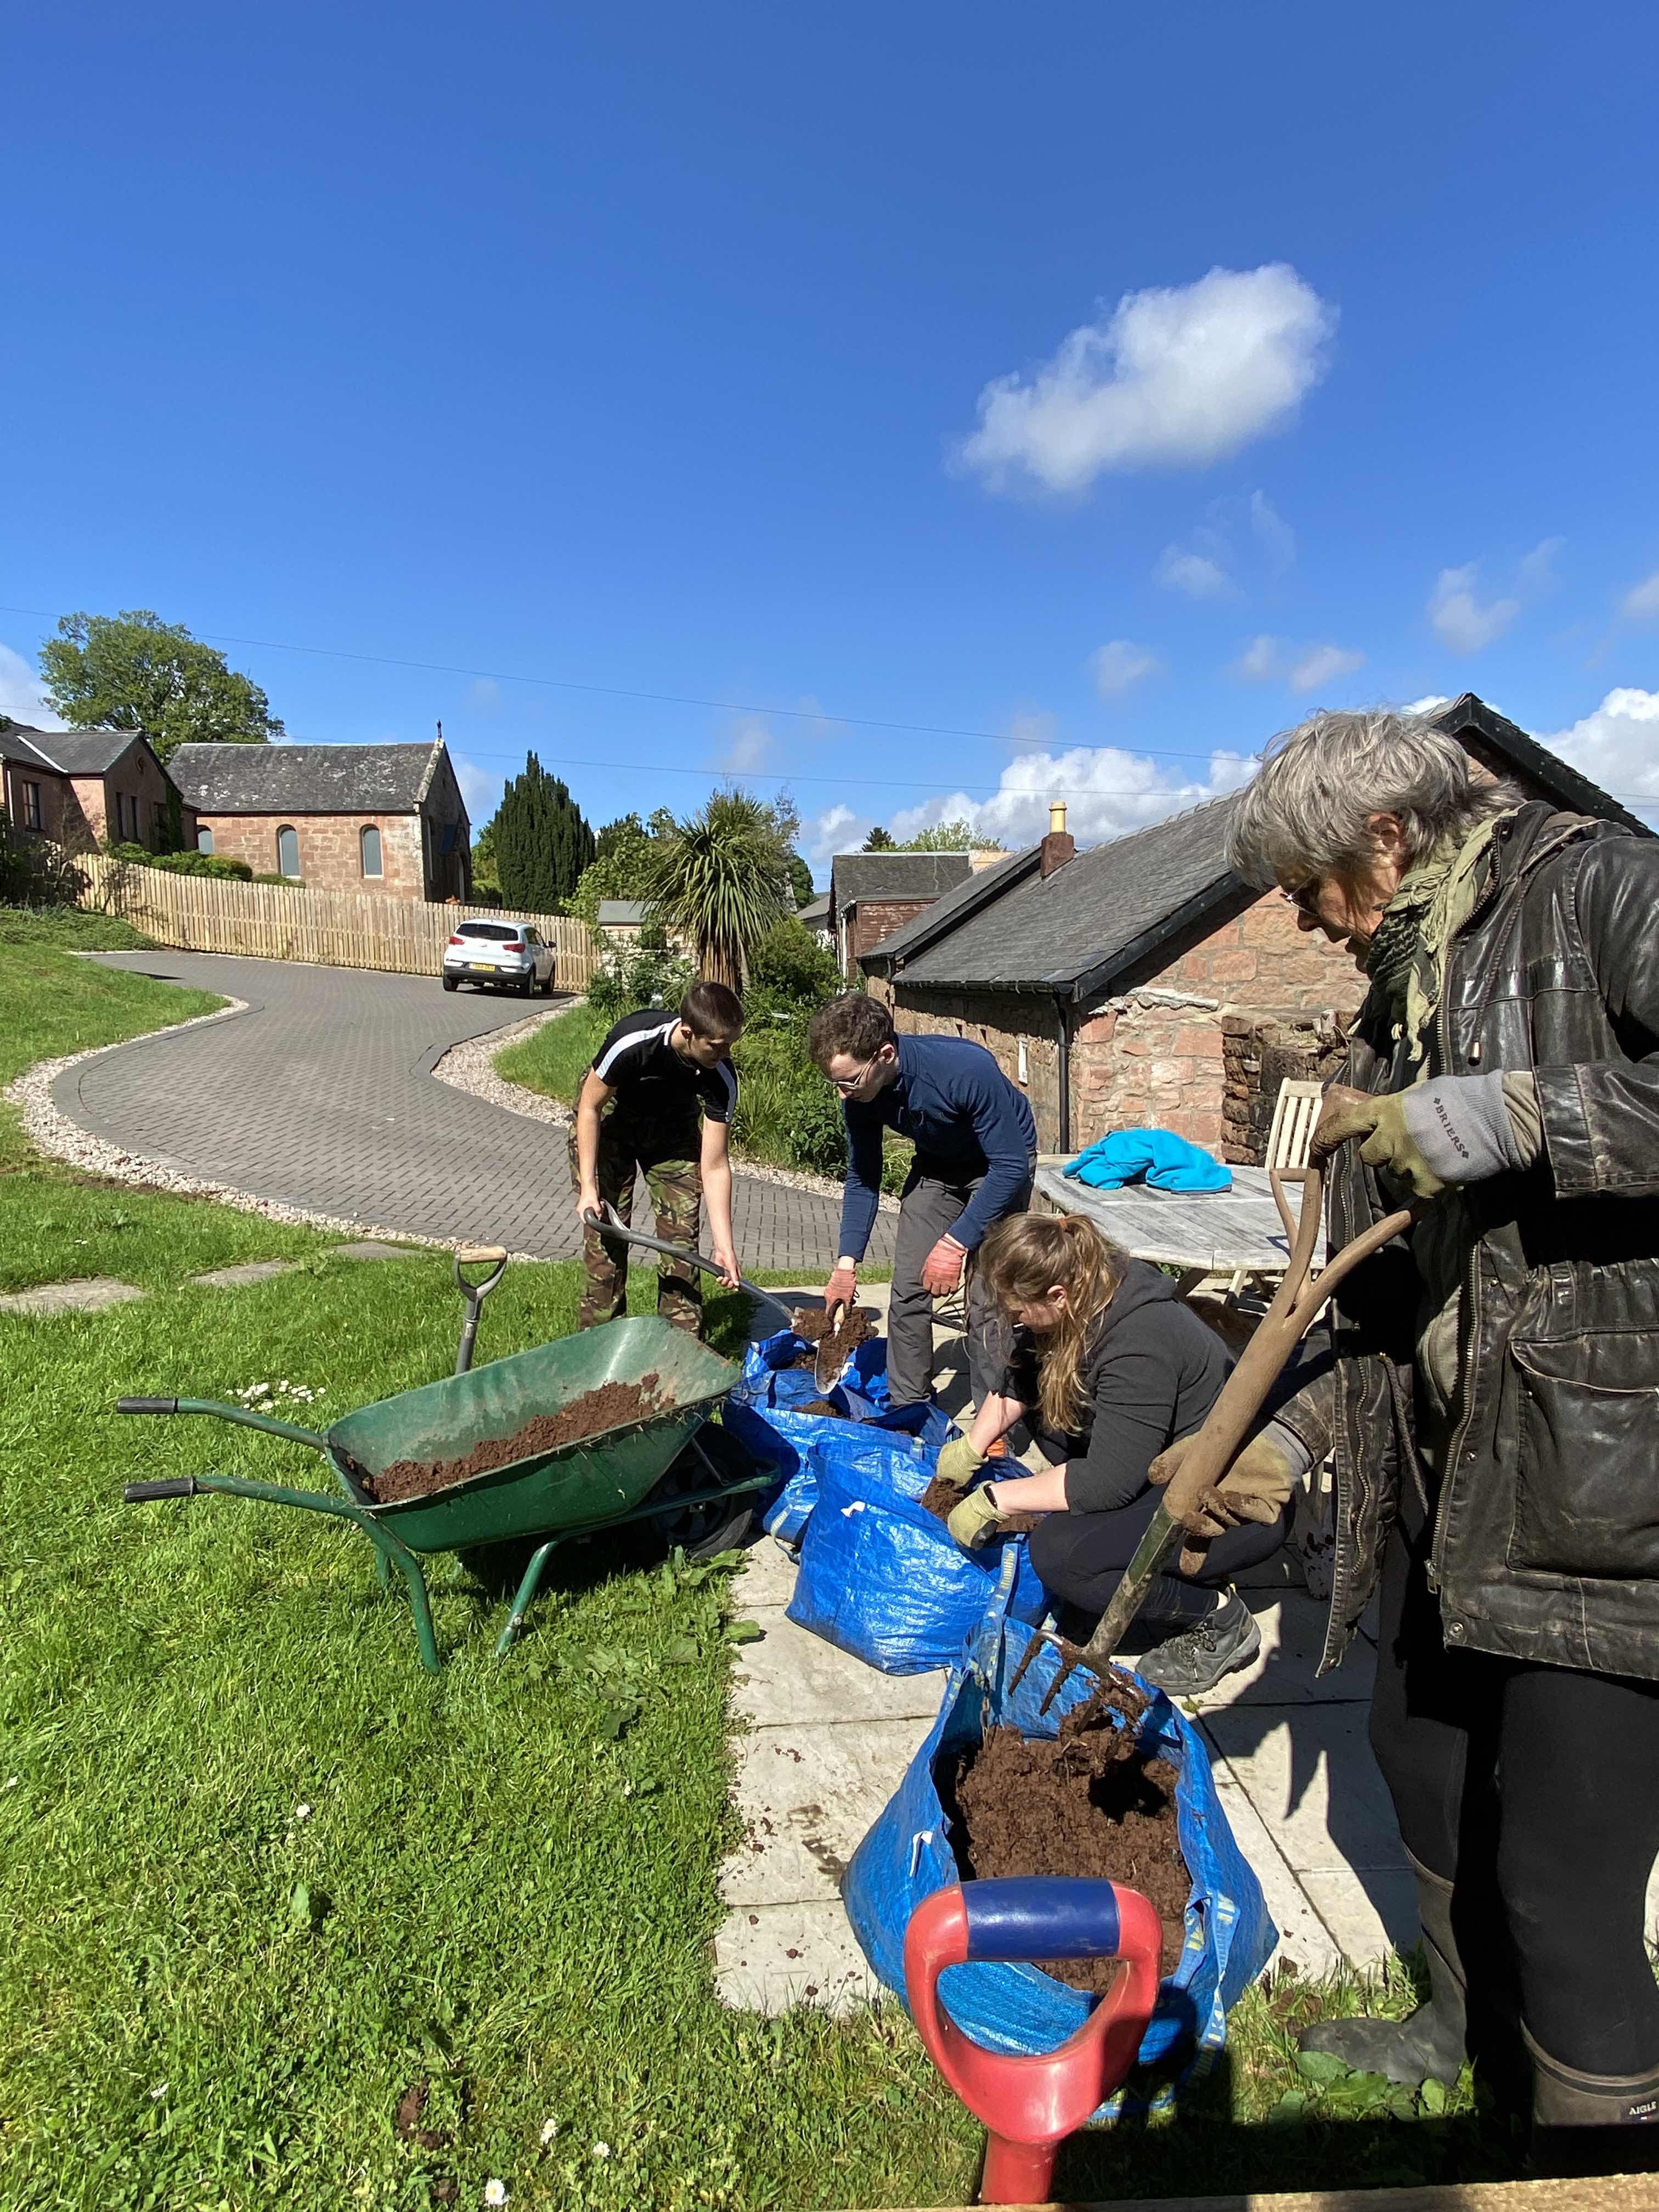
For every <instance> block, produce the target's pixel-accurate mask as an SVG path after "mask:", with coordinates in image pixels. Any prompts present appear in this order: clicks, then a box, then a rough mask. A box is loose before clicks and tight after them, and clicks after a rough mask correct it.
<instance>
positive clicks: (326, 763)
mask: <svg viewBox="0 0 1659 2212" xmlns="http://www.w3.org/2000/svg"><path fill="white" fill-rule="evenodd" d="M168 765H169V767H170V769H171V770H172V773H173V778H174V780H175V781H176V782H177V783H178V786H179V790H180V792H181V793H183V795H184V799H185V804H186V805H188V806H189V807H190V808H191V810H192V811H193V813H194V815H195V820H196V835H195V842H196V844H197V848H198V849H199V850H200V851H202V852H204V853H218V854H225V855H226V856H227V857H228V858H231V859H234V860H246V862H247V864H248V866H249V867H250V868H252V871H253V872H254V874H255V875H256V876H280V877H283V878H286V879H287V880H288V881H289V882H292V883H303V884H309V885H310V886H311V887H312V888H313V889H315V890H354V891H366V892H370V893H374V894H377V895H378V896H380V897H383V898H400V899H448V898H454V899H459V900H460V901H461V902H463V903H464V904H465V902H467V901H468V900H469V899H470V898H471V892H472V833H471V823H469V821H468V819H467V811H466V802H465V799H463V798H462V796H461V787H460V785H459V782H458V781H456V777H455V770H454V768H453V764H452V763H451V761H450V757H449V752H448V749H447V746H446V745H445V744H444V741H443V739H442V738H438V739H436V740H435V743H433V744H429V745H290V744H271V745H234V744H201V745H180V746H179V749H178V750H177V751H176V752H175V753H174V754H173V758H172V760H171V762H170V763H169V764H168Z"/></svg>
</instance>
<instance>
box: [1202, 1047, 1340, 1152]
mask: <svg viewBox="0 0 1659 2212" xmlns="http://www.w3.org/2000/svg"><path fill="white" fill-rule="evenodd" d="M1221 1042H1222V1070H1223V1084H1222V1092H1223V1103H1222V1124H1223V1126H1222V1132H1221V1146H1220V1151H1221V1157H1222V1158H1223V1159H1224V1160H1231V1161H1232V1162H1233V1163H1234V1164H1235V1165H1237V1166H1240V1167H1252V1168H1259V1167H1261V1166H1262V1165H1263V1164H1265V1163H1266V1160H1267V1133H1268V1131H1269V1130H1270V1129H1271V1128H1272V1127H1273V1107H1274V1105H1275V1103H1277V1101H1278V1098H1279V1085H1280V1084H1281V1083H1283V1082H1284V1081H1285V1079H1287V1078H1288V1079H1291V1081H1294V1082H1298V1083H1301V1082H1308V1081H1313V1082H1318V1083H1328V1082H1329V1081H1330V1079H1331V1078H1332V1077H1333V1076H1334V1074H1335V1073H1337V1071H1338V1069H1339V1068H1340V1066H1341V1065H1342V1061H1343V1059H1344V1057H1345V1055H1346V1052H1347V1048H1348V1040H1347V1037H1346V1034H1345V1032H1344V1030H1343V1029H1342V1027H1341V1025H1340V1024H1339V1023H1337V1022H1334V1021H1333V1020H1332V1019H1331V1018H1330V1017H1329V1015H1328V1014H1322V1013H1310V1012H1304V1010H1303V1009H1302V1008H1300V1007H1294V1008H1292V1007H1285V1008H1284V1009H1282V1010H1280V1011H1279V1012H1274V1013H1266V1014H1224V1015H1223V1016H1222V1018H1221Z"/></svg>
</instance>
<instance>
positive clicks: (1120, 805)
mask: <svg viewBox="0 0 1659 2212" xmlns="http://www.w3.org/2000/svg"><path fill="white" fill-rule="evenodd" d="M1254 772H1255V762H1254V761H1251V760H1246V759H1245V758H1243V756H1242V755H1239V754H1237V753H1230V752H1217V753H1212V755H1211V757H1210V766H1209V774H1208V775H1207V776H1206V777H1205V778H1204V779H1202V780H1201V781H1200V780H1198V779H1194V778H1187V779H1182V778H1179V777H1176V776H1175V775H1171V774H1170V771H1169V770H1168V769H1165V768H1164V767H1162V766H1160V764H1159V763H1158V762H1157V761H1155V760H1152V759H1151V758H1149V757H1148V756H1147V755H1146V754H1145V753H1132V752H1127V751H1125V750H1122V749H1121V748H1120V747H1117V746H1112V747H1109V748H1107V749H1105V750H1093V749H1092V748H1085V747H1083V746H1075V747H1072V748H1070V749H1068V750H1066V751H1064V752H1054V751H1052V750H1042V751H1036V752H1029V753H1022V754H1021V755H1019V757H1018V758H1017V759H1014V760H1012V761H1011V762H1010V763H1008V765H1007V767H1006V768H1005V769H1003V771H1002V779H1001V782H1000V787H999V788H998V790H997V792H996V793H995V795H994V797H993V798H990V799H984V798H980V799H970V798H969V795H968V793H966V792H965V791H955V792H950V793H945V795H943V796H941V797H939V798H938V799H927V800H926V801H925V802H924V803H923V804H922V805H920V806H913V807H907V808H906V809H905V810H904V811H902V812H901V813H898V814H896V815H894V817H892V821H891V824H890V827H891V829H892V832H893V835H894V836H896V837H898V838H901V839H902V838H906V837H913V836H915V834H916V832H917V831H918V830H919V829H931V828H932V827H933V824H934V823H938V822H954V821H956V820H957V819H958V818H961V819H963V820H966V821H968V822H969V823H972V825H973V827H974V828H975V830H977V831H978V832H980V833H981V835H983V836H991V837H996V838H999V839H1000V841H1001V842H1003V843H1004V844H1005V845H1006V846H1008V847H1009V848H1011V849H1017V848H1020V847H1022V846H1025V845H1033V844H1035V843H1036V841H1037V840H1038V838H1040V837H1041V836H1042V833H1043V831H1044V830H1045V829H1047V828H1048V803H1049V801H1050V800H1051V799H1064V800H1065V801H1066V827H1067V828H1068V829H1070V830H1071V832H1072V835H1073V836H1074V837H1075V838H1076V839H1077V841H1078V842H1079V845H1097V844H1100V843H1102V842H1103V841H1104V840H1105V839H1107V838H1109V837H1117V836H1122V834H1123V833H1124V831H1126V830H1128V829H1144V828H1145V827H1146V824H1147V823H1151V822H1161V821H1163V820H1164V817H1165V816H1166V815H1170V814H1176V813H1179V812H1181V811H1182V810H1183V809H1185V808H1187V807H1189V806H1197V805H1201V804H1202V803H1203V801H1204V800H1206V799H1217V798H1219V797H1220V796H1221V795H1222V794H1223V793H1225V792H1229V791H1237V789H1238V787H1239V786H1240V785H1241V784H1243V783H1245V782H1247V781H1249V777H1250V776H1251V775H1252V774H1253V773H1254Z"/></svg>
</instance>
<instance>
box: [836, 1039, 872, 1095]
mask: <svg viewBox="0 0 1659 2212" xmlns="http://www.w3.org/2000/svg"><path fill="white" fill-rule="evenodd" d="M884 1049H885V1048H884V1046H882V1045H878V1046H877V1047H876V1049H875V1050H874V1051H873V1052H872V1054H871V1055H870V1057H869V1059H868V1060H866V1061H865V1063H864V1065H863V1066H862V1067H861V1068H860V1070H859V1072H858V1073H857V1074H856V1075H832V1076H831V1077H830V1079H829V1087H830V1089H831V1090H832V1091H840V1092H842V1095H843V1097H844V1096H845V1095H846V1094H847V1093H848V1091H856V1090H857V1089H858V1087H859V1085H860V1083H862V1082H863V1080H864V1079H865V1077H866V1075H868V1073H870V1071H871V1069H872V1067H873V1066H875V1064H876V1062H877V1061H878V1060H879V1059H880V1058H881V1055H882V1053H883V1052H884Z"/></svg>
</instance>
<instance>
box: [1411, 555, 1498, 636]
mask: <svg viewBox="0 0 1659 2212" xmlns="http://www.w3.org/2000/svg"><path fill="white" fill-rule="evenodd" d="M1478 566H1479V564H1478V563H1477V562H1474V561H1471V562H1468V564H1467V566H1466V567H1464V568H1443V569H1442V570H1441V571H1440V574H1439V575H1438V576H1437V578H1436V579H1435V586H1434V590H1433V592H1431V594H1430V598H1429V620H1430V621H1431V623H1433V624H1434V626H1435V629H1436V630H1437V632H1438V633H1439V635H1440V636H1441V637H1442V638H1443V639H1444V641H1445V642H1446V643H1447V644H1448V645H1449V646H1450V647H1451V648H1452V650H1453V652H1454V653H1479V652H1480V650H1481V648H1482V647H1484V646H1488V645H1492V644H1494V643H1496V641H1497V640H1498V639H1499V638H1500V637H1502V636H1503V635H1504V631H1505V630H1506V629H1508V628H1509V626H1510V623H1512V622H1513V621H1514V620H1515V618H1516V615H1518V614H1519V613H1520V611H1521V602H1520V600H1519V599H1489V600H1488V601H1487V602H1486V605H1485V606H1482V605H1481V604H1480V601H1479V599H1476V598H1475V596H1474V586H1475V572H1476V569H1477V568H1478Z"/></svg>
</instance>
